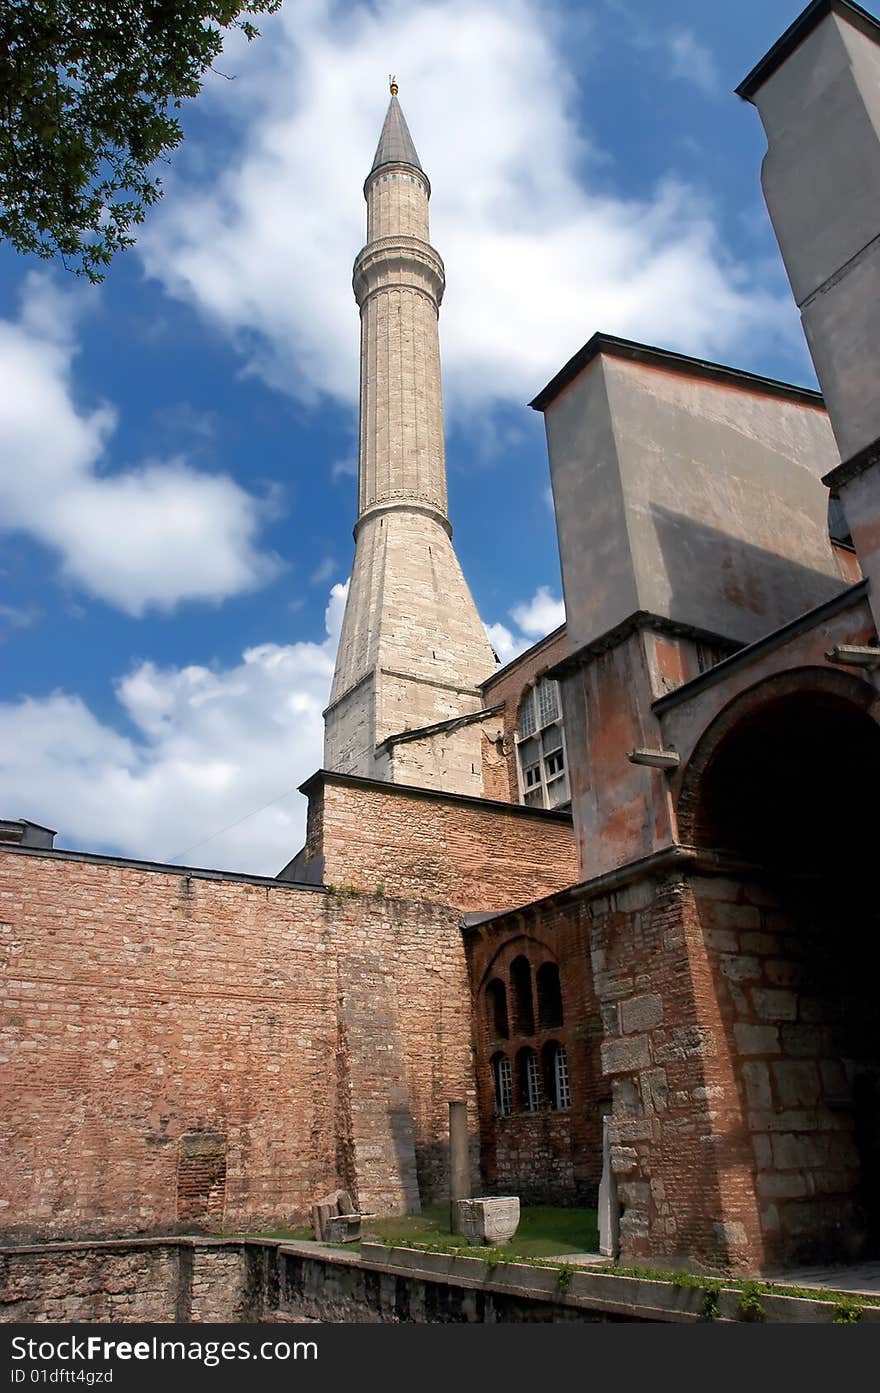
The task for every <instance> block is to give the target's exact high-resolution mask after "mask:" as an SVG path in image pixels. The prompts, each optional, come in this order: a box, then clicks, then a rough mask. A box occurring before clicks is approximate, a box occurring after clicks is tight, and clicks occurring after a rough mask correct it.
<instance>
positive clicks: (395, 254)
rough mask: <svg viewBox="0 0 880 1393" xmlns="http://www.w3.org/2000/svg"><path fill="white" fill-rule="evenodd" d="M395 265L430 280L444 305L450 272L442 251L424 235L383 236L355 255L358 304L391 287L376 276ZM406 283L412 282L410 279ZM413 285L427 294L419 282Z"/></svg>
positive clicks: (438, 299) (355, 282) (438, 301)
mask: <svg viewBox="0 0 880 1393" xmlns="http://www.w3.org/2000/svg"><path fill="white" fill-rule="evenodd" d="M393 265H397V266H399V267H400V268H401V269H405V268H409V269H410V274H415V275H416V276H418V277H420V278H423V279H426V280H427V281H428V283H429V285H430V287H431V291H432V293H433V296H434V299H435V301H436V304H437V305H439V304H440V302H441V300H442V299H443V292H444V290H445V289H446V272H445V269H444V266H443V260H442V258H441V256H440V254H439V253H438V252H436V251H435V250H434V248H433V247H432V246H431V244H430V242H423V241H422V239H421V238H420V237H379V238H378V239H377V240H376V241H375V242H368V243H367V245H366V246H365V247H363V248H362V250H361V251H359V252H358V254H357V256H356V257H355V263H354V268H353V270H352V281H351V283H352V289H353V290H354V296H355V299H356V300H357V302H358V305H360V306H361V307H363V305H364V302H365V300H366V299H367V298H368V296H369V295H371V294H374V293H375V292H376V291H377V290H383V289H386V288H388V286H387V283H379V282H378V281H377V279H376V277H377V275H378V274H380V273H381V272H382V271H387V269H388V267H389V266H393ZM404 284H406V285H409V282H404ZM410 288H411V289H413V290H420V291H421V292H422V294H425V290H424V288H423V287H422V286H420V285H419V284H418V283H417V284H415V285H412V286H411V287H410Z"/></svg>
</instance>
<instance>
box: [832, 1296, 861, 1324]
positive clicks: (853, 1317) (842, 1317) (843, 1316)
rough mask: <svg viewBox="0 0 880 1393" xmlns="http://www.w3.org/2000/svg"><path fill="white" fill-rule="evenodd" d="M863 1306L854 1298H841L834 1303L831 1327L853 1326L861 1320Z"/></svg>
mask: <svg viewBox="0 0 880 1393" xmlns="http://www.w3.org/2000/svg"><path fill="white" fill-rule="evenodd" d="M864 1309H865V1308H864V1305H863V1304H862V1302H861V1301H857V1300H856V1298H855V1297H854V1296H841V1297H838V1299H837V1300H836V1301H835V1302H834V1315H833V1316H832V1317H831V1324H832V1325H855V1324H856V1323H857V1322H858V1321H860V1320H861V1318H862V1311H863V1310H864Z"/></svg>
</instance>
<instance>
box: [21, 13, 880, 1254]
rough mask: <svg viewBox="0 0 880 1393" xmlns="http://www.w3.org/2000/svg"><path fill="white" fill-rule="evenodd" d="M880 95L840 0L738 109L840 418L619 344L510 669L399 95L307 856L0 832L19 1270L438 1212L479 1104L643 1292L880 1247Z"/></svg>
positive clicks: (872, 49) (493, 1181)
mask: <svg viewBox="0 0 880 1393" xmlns="http://www.w3.org/2000/svg"><path fill="white" fill-rule="evenodd" d="M878 75H880V23H878V22H877V21H876V20H875V19H873V18H872V17H871V16H870V15H868V14H867V13H866V11H864V10H863V9H861V7H859V6H858V5H854V4H851V3H849V2H848V0H814V3H812V4H810V5H809V6H808V7H807V9H806V10H805V11H804V13H803V14H802V15H801V16H800V18H799V19H798V20H797V21H796V23H795V24H794V25H793V26H792V27H791V28H790V29H789V30H788V31H787V32H786V34H785V35H783V37H782V38H781V39H780V41H779V43H778V44H776V45H775V46H774V47H773V49H771V51H770V52H769V53H768V54H767V55H766V57H765V58H764V59H763V60H762V61H761V63H759V64H758V66H757V67H756V68H755V69H754V71H753V72H752V73H751V74H750V75H749V77H748V78H747V79H746V81H745V82H744V83H743V85H742V87H741V88H740V94H741V95H742V96H743V97H744V98H746V99H747V100H748V101H750V102H753V103H754V104H755V105H756V106H757V108H758V110H759V112H760V114H761V119H762V121H763V122H764V126H765V129H766V131H767V138H768V154H767V157H766V159H765V162H764V169H763V182H764V189H765V195H766V198H767V201H768V206H769V207H770V211H771V215H772V218H773V222H774V226H775V227H776V229H777V232H778V234H779V239H780V245H781V248H782V252H783V256H784V259H785V262H786V266H787V269H788V271H789V275H790V278H791V281H792V287H793V290H794V293H795V297H796V299H797V300H798V303H799V305H800V306H801V309H802V314H803V318H804V324H805V329H806V332H807V337H808V341H809V344H810V347H811V351H812V352H813V356H814V360H815V363H816V367H817V372H818V375H819V378H820V382H821V384H822V388H823V392H824V398H823V397H822V396H820V395H819V394H818V393H815V392H812V391H808V390H806V389H803V388H797V387H792V386H791V385H789V384H786V383H781V382H777V381H773V380H770V379H767V378H762V377H758V376H755V375H754V374H750V373H746V372H742V371H740V370H737V369H734V368H728V367H723V366H721V365H719V364H715V363H708V362H705V361H703V360H699V359H694V358H689V357H686V356H684V355H682V354H677V353H670V352H667V351H664V350H661V349H657V348H651V347H648V346H646V345H642V344H636V343H632V342H630V341H626V340H621V339H617V338H613V337H612V336H609V335H604V334H597V335H594V336H593V337H592V338H591V339H590V340H589V341H588V342H587V343H586V344H585V346H584V348H583V349H582V350H581V351H580V352H579V353H578V354H576V355H575V356H574V357H573V358H572V359H571V360H570V361H569V362H568V363H567V364H566V365H565V366H564V367H563V368H562V369H561V370H560V372H559V373H558V374H557V375H556V377H554V379H553V380H552V381H551V382H550V383H549V384H548V385H547V387H546V388H545V389H544V390H543V391H542V392H541V393H539V395H538V396H537V397H536V398H535V400H534V402H533V403H532V405H533V406H534V407H535V408H536V409H537V410H540V411H541V412H542V413H543V415H544V419H545V423H546V430H547V443H548V453H549V460H550V470H551V478H552V486H553V496H554V503H555V508H556V516H557V528H558V535H559V547H560V558H561V563H562V575H563V585H564V592H565V604H566V616H567V617H566V624H565V626H564V627H563V628H562V629H561V630H558V631H557V632H556V633H554V634H552V635H549V636H548V637H547V638H546V639H545V640H543V641H542V642H541V643H539V644H537V645H536V646H535V647H534V648H533V649H532V650H530V652H529V653H527V654H524V655H523V656H522V657H521V658H519V659H517V660H515V662H514V663H512V664H509V665H508V666H507V667H506V668H504V669H501V670H500V671H494V670H493V662H492V657H491V652H490V650H489V649H488V644H487V643H486V641H485V636H484V634H483V631H482V627H481V625H480V623H479V619H478V616H477V614H476V610H475V608H474V605H473V601H472V599H471V596H470V594H469V592H468V590H467V586H466V584H465V582H464V580H463V579H462V578H461V573H460V569H459V568H458V563H457V561H456V560H455V556H454V552H453V551H452V546H451V533H450V530H449V525H448V518H447V515H446V495H445V470H444V464H443V438H442V417H441V407H440V395H439V360H438V356H437V355H438V350H437V336H436V331H437V310H438V308H439V303H440V298H441V294H442V290H443V271H442V264H441V263H440V261H439V257H437V254H436V253H435V252H434V251H433V249H432V248H431V246H430V242H429V237H428V223H427V207H428V197H429V194H430V185H429V183H428V180H427V176H426V175H425V173H424V171H423V170H422V168H421V165H420V163H419V161H418V157H417V155H416V152H415V147H414V145H413V143H412V139H411V137H410V136H409V132H408V130H407V128H406V123H405V121H404V119H403V116H402V113H401V111H400V107H399V103H398V102H397V94H396V91H392V100H391V105H390V108H389V112H388V116H387V118H386V123H385V128H384V130H383V133H382V137H381V140H380V144H379V150H378V152H377V156H376V160H375V162H374V165H373V168H372V170H371V172H370V175H369V176H368V179H367V183H366V185H365V193H366V197H367V204H368V233H367V244H366V246H365V248H364V251H363V252H361V254H360V255H359V257H358V259H357V261H356V264H355V293H356V296H357V299H358V303H359V305H360V309H361V325H362V378H361V455H360V493H359V517H358V523H357V527H356V552H355V562H354V575H353V580H352V587H351V591H350V594H349V602H348V607H347V610H346V617H345V624H344V627H343V637H342V642H341V646H340V654H339V660H338V664H337V671H336V677H335V680H334V688H333V693H332V695H331V701H330V706H329V707H328V711H327V747H326V755H325V764H326V765H327V767H326V769H324V770H321V771H319V772H318V773H316V774H315V775H314V776H313V777H312V778H311V779H310V780H309V781H308V782H307V784H306V785H304V791H305V792H306V794H307V796H308V799H309V820H308V832H307V841H306V845H305V847H304V848H303V849H302V851H301V852H299V853H298V854H297V856H295V857H294V858H293V860H292V861H291V862H290V864H289V865H288V866H287V867H286V868H285V870H284V871H283V872H282V873H281V874H280V876H279V877H278V878H277V879H276V880H265V879H261V878H248V877H242V876H232V875H224V874H223V873H220V872H202V871H198V870H193V869H190V870H180V869H179V868H177V867H163V866H154V865H148V864H144V863H136V862H131V861H122V860H119V859H115V858H107V857H97V856H89V855H87V854H81V853H76V852H63V851H57V850H55V848H54V846H53V845H52V844H51V836H52V834H51V833H50V832H48V830H47V829H41V828H38V829H34V828H33V826H32V825H30V826H29V827H26V826H25V824H14V823H4V824H3V826H4V827H5V828H6V832H5V833H4V834H3V836H2V838H0V878H2V894H3V899H2V903H3V905H4V919H5V922H4V924H3V942H4V944H5V952H6V978H5V985H4V988H3V992H4V997H3V1006H4V1012H5V1016H4V1020H5V1025H4V1031H5V1035H4V1038H5V1039H6V1041H7V1042H8V1045H7V1051H6V1058H7V1063H6V1066H5V1067H6V1069H7V1071H8V1072H7V1079H8V1081H9V1084H10V1086H11V1091H10V1092H9V1097H10V1098H11V1100H12V1104H13V1106H12V1108H11V1109H10V1110H8V1112H7V1114H6V1116H5V1118H4V1123H3V1127H4V1131H5V1136H4V1139H3V1153H2V1154H3V1160H4V1166H3V1173H4V1175H5V1176H6V1177H7V1186H8V1194H7V1196H6V1203H5V1206H4V1208H3V1210H2V1215H3V1218H2V1221H0V1222H2V1225H3V1229H4V1232H5V1233H6V1234H7V1235H8V1236H10V1237H19V1238H21V1237H28V1238H33V1237H37V1238H47V1237H58V1238H60V1237H74V1236H78V1235H80V1234H102V1235H110V1234H116V1233H120V1232H125V1233H131V1232H132V1231H134V1232H162V1231H166V1230H167V1229H168V1228H169V1227H174V1226H175V1225H182V1226H192V1225H194V1224H195V1225H202V1226H207V1227H212V1226H213V1227H218V1228H222V1227H225V1228H227V1229H233V1230H235V1229H241V1228H243V1227H245V1226H247V1227H248V1228H276V1227H279V1226H280V1225H282V1224H286V1223H290V1222H293V1221H295V1220H296V1219H298V1218H301V1217H302V1215H303V1213H304V1212H305V1211H306V1210H307V1208H308V1205H309V1204H310V1203H311V1201H312V1199H314V1198H315V1197H316V1195H317V1194H320V1193H324V1192H326V1191H327V1190H329V1189H332V1188H334V1187H335V1186H336V1185H343V1186H345V1187H346V1188H348V1189H350V1190H351V1191H352V1192H353V1193H354V1195H355V1197H356V1199H357V1201H358V1203H359V1204H360V1206H361V1207H362V1208H364V1209H374V1210H383V1211H385V1212H401V1211H405V1210H412V1209H415V1208H417V1207H418V1205H419V1204H420V1203H422V1202H424V1201H426V1200H431V1199H439V1198H441V1197H443V1196H444V1194H445V1189H446V1186H447V1184H448V1141H447V1132H446V1105H447V1103H448V1102H449V1101H454V1100H460V1099H462V1098H464V1099H466V1100H467V1101H468V1105H469V1112H468V1116H469V1121H470V1127H471V1138H472V1184H473V1186H474V1189H475V1190H476V1191H478V1190H479V1189H480V1188H482V1187H485V1188H486V1189H487V1190H488V1191H489V1192H491V1191H496V1192H497V1191H498V1190H499V1189H500V1190H505V1191H510V1192H514V1193H518V1194H520V1195H521V1196H522V1197H523V1198H524V1199H526V1200H533V1201H543V1202H548V1203H563V1204H569V1203H589V1202H592V1201H593V1200H594V1199H595V1197H596V1194H597V1192H598V1189H599V1185H600V1182H601V1181H604V1189H605V1190H606V1191H607V1190H608V1188H609V1187H611V1186H613V1187H614V1188H615V1189H616V1195H617V1201H618V1205H619V1224H618V1225H617V1226H616V1228H614V1229H613V1231H610V1232H606V1235H605V1236H606V1240H607V1242H608V1244H609V1246H611V1247H613V1248H614V1251H615V1252H616V1253H617V1254H618V1255H619V1256H620V1257H621V1259H623V1260H625V1261H627V1262H650V1263H653V1264H658V1265H672V1264H681V1265H685V1266H697V1267H699V1268H701V1269H706V1268H709V1269H712V1270H717V1271H732V1272H736V1273H756V1272H761V1271H773V1270H779V1269H780V1268H784V1267H785V1266H786V1265H789V1264H792V1263H801V1262H803V1261H805V1260H808V1259H811V1258H821V1259H822V1260H823V1261H827V1260H831V1259H843V1260H846V1259H850V1258H856V1257H863V1256H866V1255H873V1256H876V1255H877V1252H878V1249H880V1211H878V1204H877V1198H876V1196H877V1194H878V1193H880V1183H878V1182H880V1125H878V1115H880V1007H878V1004H877V994H876V991H875V983H876V977H877V967H878V948H877V944H878V943H880V934H878V925H877V923H876V915H877V910H876V905H875V903H874V900H875V897H874V896H873V894H872V884H871V867H872V865H873V859H872V858H873V853H874V846H875V842H876V831H875V827H876V820H875V816H874V813H875V803H876V791H877V788H878V787H880V781H878V776H880V730H878V719H880V693H878V676H877V674H878V671H880V642H878V627H877V626H878V613H877V588H876V587H877V584H880V576H878V556H880V473H878V469H880V439H878V437H880V389H878V384H880V322H878V321H877V304H878V297H877V296H876V295H875V294H873V293H872V287H873V284H874V279H875V278H876V274H877V267H878V265H880V263H878V261H877V246H878V243H877V235H876V229H877V227H878V225H880V220H878V218H877V216H875V215H876V213H877V209H878V208H880V140H878V135H877V132H878V131H880V110H878V108H877V92H878V90H880V87H878V84H877V80H876V79H877V76H878ZM829 209H830V210H831V212H830V213H829V212H828V210H829ZM441 595H442V600H443V603H442V605H441V604H440V597H441ZM16 827H18V828H19V832H16V830H15V829H16ZM23 1158H27V1159H26V1160H25V1161H24V1163H23Z"/></svg>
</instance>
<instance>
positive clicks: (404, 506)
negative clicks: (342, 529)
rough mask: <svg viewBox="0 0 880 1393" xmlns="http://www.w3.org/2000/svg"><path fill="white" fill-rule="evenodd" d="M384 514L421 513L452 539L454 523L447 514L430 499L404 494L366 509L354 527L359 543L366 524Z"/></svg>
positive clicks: (373, 504)
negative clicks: (360, 534) (361, 531)
mask: <svg viewBox="0 0 880 1393" xmlns="http://www.w3.org/2000/svg"><path fill="white" fill-rule="evenodd" d="M384 513H421V514H422V516H423V517H427V518H431V519H432V521H433V522H436V523H437V524H438V525H439V526H440V527H442V528H443V531H444V532H445V533H446V535H447V537H449V538H450V540H451V539H452V523H451V522H450V521H449V518H448V517H447V516H446V514H445V513H442V512H441V511H440V509H439V508H438V507H437V506H436V504H434V503H433V502H432V501H431V500H430V499H421V498H414V497H413V495H412V494H408V493H402V494H399V495H397V496H394V497H391V498H389V499H387V500H386V499H382V500H381V502H379V503H371V504H370V506H369V507H368V508H365V509H364V511H363V512H362V513H361V515H360V517H359V518H358V520H357V522H356V523H355V525H354V539H355V541H357V538H358V533H359V532H360V530H361V528H362V527H363V525H364V523H365V522H370V521H371V520H372V519H373V518H377V517H382V515H383V514H384Z"/></svg>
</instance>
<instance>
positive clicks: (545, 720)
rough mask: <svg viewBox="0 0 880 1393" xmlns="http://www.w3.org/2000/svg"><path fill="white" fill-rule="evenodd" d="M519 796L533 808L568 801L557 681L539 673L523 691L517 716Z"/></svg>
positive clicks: (562, 804) (556, 805)
mask: <svg viewBox="0 0 880 1393" xmlns="http://www.w3.org/2000/svg"><path fill="white" fill-rule="evenodd" d="M516 747H517V761H518V765H519V780H520V797H521V800H522V802H523V803H525V804H527V805H528V806H529V807H533V808H563V807H567V806H568V803H569V801H570V793H569V788H568V767H567V764H568V762H567V760H566V754H565V736H564V732H563V726H562V706H561V704H560V700H559V684H558V683H557V682H554V681H553V679H552V678H550V677H542V678H540V680H539V681H537V682H536V683H535V685H534V686H533V687H529V689H528V690H527V691H526V692H525V693H524V694H523V698H522V701H521V703H520V708H519V713H518V718H517V734H516Z"/></svg>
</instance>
